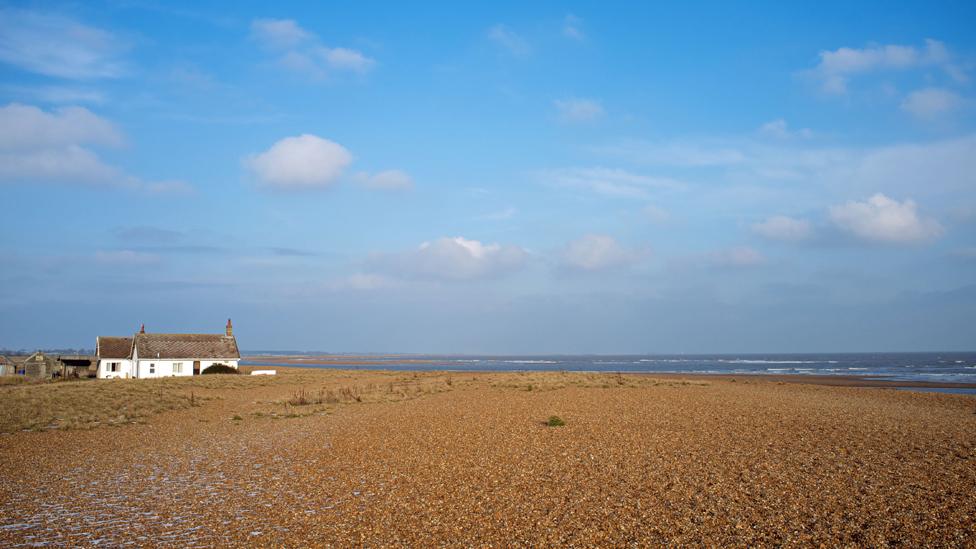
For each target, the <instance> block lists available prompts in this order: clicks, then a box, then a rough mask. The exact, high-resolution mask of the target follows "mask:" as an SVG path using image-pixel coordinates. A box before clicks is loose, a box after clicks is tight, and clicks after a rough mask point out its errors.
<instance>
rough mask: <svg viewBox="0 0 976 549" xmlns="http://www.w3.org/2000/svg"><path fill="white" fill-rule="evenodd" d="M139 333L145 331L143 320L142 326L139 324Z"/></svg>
mask: <svg viewBox="0 0 976 549" xmlns="http://www.w3.org/2000/svg"><path fill="white" fill-rule="evenodd" d="M139 333H140V334H144V333H146V323H145V322H143V323H142V326H139Z"/></svg>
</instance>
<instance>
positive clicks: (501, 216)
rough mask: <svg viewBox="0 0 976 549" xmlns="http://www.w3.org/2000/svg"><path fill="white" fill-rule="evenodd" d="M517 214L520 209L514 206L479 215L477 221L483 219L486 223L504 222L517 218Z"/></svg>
mask: <svg viewBox="0 0 976 549" xmlns="http://www.w3.org/2000/svg"><path fill="white" fill-rule="evenodd" d="M517 213H518V209H516V208H515V207H513V206H509V207H507V208H504V209H501V210H498V211H494V212H489V213H486V214H482V215H479V216H477V217H476V218H475V219H482V220H485V221H504V220H506V219H511V218H513V217H515V214H517Z"/></svg>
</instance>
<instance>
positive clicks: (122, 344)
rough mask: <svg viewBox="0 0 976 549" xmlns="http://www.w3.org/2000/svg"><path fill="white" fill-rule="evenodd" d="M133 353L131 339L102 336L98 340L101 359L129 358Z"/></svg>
mask: <svg viewBox="0 0 976 549" xmlns="http://www.w3.org/2000/svg"><path fill="white" fill-rule="evenodd" d="M131 352H132V338H131V337H106V336H100V337H99V338H98V356H99V358H129V355H130V354H131Z"/></svg>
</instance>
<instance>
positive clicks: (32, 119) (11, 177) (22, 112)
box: [0, 103, 192, 194]
mask: <svg viewBox="0 0 976 549" xmlns="http://www.w3.org/2000/svg"><path fill="white" fill-rule="evenodd" d="M124 142H125V139H124V137H123V136H122V133H121V132H120V131H119V130H118V129H117V128H116V126H115V125H114V124H113V123H112V122H110V121H109V120H107V119H105V118H102V117H100V116H98V115H96V114H94V113H93V112H91V111H89V110H88V109H85V108H83V107H65V108H59V109H55V110H53V111H45V110H43V109H40V108H38V107H35V106H32V105H20V104H16V103H12V104H9V105H7V106H5V107H0V182H10V183H38V182H51V183H64V184H79V183H80V184H93V185H106V186H113V187H119V188H128V189H132V190H136V191H141V192H145V193H149V194H172V193H187V192H190V191H191V190H192V189H191V187H190V186H189V185H187V184H186V183H184V182H182V181H172V180H171V181H144V180H142V179H140V178H138V177H136V176H133V175H130V174H127V173H125V172H124V171H123V170H121V169H119V168H117V167H115V166H111V165H109V164H106V163H104V162H103V161H102V160H101V158H99V156H98V154H96V153H95V152H94V151H93V150H92V147H96V148H97V147H120V146H122V145H123V144H124Z"/></svg>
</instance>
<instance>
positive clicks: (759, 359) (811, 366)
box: [241, 352, 976, 394]
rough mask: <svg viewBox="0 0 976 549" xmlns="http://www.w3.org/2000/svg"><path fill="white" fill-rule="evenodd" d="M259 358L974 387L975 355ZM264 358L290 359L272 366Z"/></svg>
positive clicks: (951, 389)
mask: <svg viewBox="0 0 976 549" xmlns="http://www.w3.org/2000/svg"><path fill="white" fill-rule="evenodd" d="M252 354H262V355H264V357H263V359H262V360H260V361H253V360H248V359H247V357H246V356H245V357H243V358H244V359H243V360H242V362H241V364H243V365H253V366H303V364H301V362H303V361H305V360H307V361H308V364H304V366H307V367H310V368H341V369H383V370H444V371H458V372H463V371H502V372H512V371H572V372H622V373H677V374H752V375H815V376H858V377H870V378H873V379H879V380H887V381H895V382H898V381H903V382H914V381H926V382H932V383H939V384H942V383H950V384H951V383H976V352H959V353H829V354H722V355H656V354H655V355H526V356H492V355H361V354H357V355H354V356H353V355H349V356H348V358H349V359H350V361H354V362H360V364H353V365H347V364H343V365H341V366H338V365H323V364H315V363H314V362H315V361H316V360H320V361H321V359H316V358H314V357H315V356H319V357H321V356H326V355H327V356H328V357H329V358H330V359H331V360H340V361H341V360H342V358H343V355H336V354H327V353H308V352H306V353H300V354H302V355H305V356H306V358H304V359H302V360H300V361H299V363H298V364H296V363H294V362H291V361H293V360H295V355H296V354H299V353H280V352H279V353H252ZM269 354H278V355H282V356H284V355H290V356H289V362H290V363H284V362H280V363H279V362H276V361H274V360H273V359H272V358H268V355H269ZM927 390H929V389H927ZM931 390H937V391H939V392H953V393H963V394H976V389H968V388H957V387H947V388H941V389H939V388H932V389H931Z"/></svg>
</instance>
